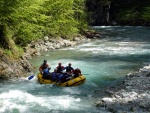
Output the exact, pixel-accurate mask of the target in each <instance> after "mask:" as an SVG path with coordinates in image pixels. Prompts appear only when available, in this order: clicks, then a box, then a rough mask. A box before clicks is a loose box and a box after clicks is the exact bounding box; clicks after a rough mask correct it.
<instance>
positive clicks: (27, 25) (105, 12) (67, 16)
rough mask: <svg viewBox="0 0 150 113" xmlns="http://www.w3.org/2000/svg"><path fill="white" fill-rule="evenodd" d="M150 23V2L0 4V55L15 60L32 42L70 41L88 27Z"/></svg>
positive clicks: (18, 0)
mask: <svg viewBox="0 0 150 113" xmlns="http://www.w3.org/2000/svg"><path fill="white" fill-rule="evenodd" d="M149 23H150V1H149V0H142V1H141V0H130V1H125V0H0V54H2V53H5V54H6V55H8V54H9V55H10V56H11V55H14V54H15V57H16V58H17V57H19V56H21V55H22V54H23V49H22V48H23V47H24V46H26V45H27V44H28V43H29V42H31V41H33V40H38V39H42V38H43V36H45V35H48V36H51V37H57V36H60V37H62V38H67V39H69V38H70V39H71V36H73V35H75V34H79V33H82V31H84V30H86V29H88V26H94V25H96V26H100V25H149Z"/></svg>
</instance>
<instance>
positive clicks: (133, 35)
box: [0, 26, 150, 113]
mask: <svg viewBox="0 0 150 113" xmlns="http://www.w3.org/2000/svg"><path fill="white" fill-rule="evenodd" d="M94 28H95V29H96V30H98V31H101V32H102V33H103V36H104V37H103V38H100V39H94V40H92V41H91V42H87V43H85V44H81V45H77V46H75V47H67V48H62V49H59V50H54V51H51V52H44V53H43V55H42V56H39V57H35V58H33V59H31V60H30V62H31V63H32V64H33V65H34V66H35V68H36V69H37V71H36V72H32V73H31V74H34V75H37V73H38V67H39V66H40V65H41V63H42V62H43V60H44V59H47V60H48V64H50V66H51V68H52V69H51V71H53V69H54V68H55V67H56V66H57V64H58V62H61V63H62V64H63V65H64V66H67V65H68V63H72V66H73V67H74V68H77V67H78V68H80V69H81V71H82V73H83V74H85V76H86V82H85V83H84V84H82V85H80V86H76V87H57V86H53V85H41V84H39V83H38V82H37V79H36V77H34V79H32V80H31V81H28V80H27V78H19V79H12V80H9V81H3V82H2V81H1V83H0V113H108V112H107V111H106V110H105V109H98V108H96V107H95V102H96V100H97V99H98V95H97V94H96V93H94V90H97V89H101V88H105V87H107V86H110V85H112V84H115V83H117V82H118V81H119V80H120V79H122V78H123V77H124V76H125V75H126V74H128V73H130V72H134V71H138V69H140V68H142V67H143V66H145V65H148V64H150V28H149V27H128V26H126V27H120V26H117V27H111V26H108V27H105V26H101V27H94ZM29 76H30V75H29Z"/></svg>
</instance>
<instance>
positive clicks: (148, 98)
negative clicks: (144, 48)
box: [95, 65, 150, 113]
mask: <svg viewBox="0 0 150 113" xmlns="http://www.w3.org/2000/svg"><path fill="white" fill-rule="evenodd" d="M95 93H97V94H101V95H100V98H99V100H98V101H97V102H96V107H97V108H104V109H106V110H108V111H110V112H112V113H132V112H134V113H150V65H149V66H145V67H143V68H141V69H140V70H139V71H138V72H135V73H129V74H128V75H126V77H125V78H124V79H123V80H122V81H121V83H118V84H117V85H115V86H111V87H109V88H106V89H101V90H96V91H95ZM102 93H103V95H102Z"/></svg>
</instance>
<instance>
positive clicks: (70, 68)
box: [65, 66, 74, 72]
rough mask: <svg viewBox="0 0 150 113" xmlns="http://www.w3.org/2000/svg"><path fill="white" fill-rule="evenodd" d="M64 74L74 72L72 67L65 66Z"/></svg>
mask: <svg viewBox="0 0 150 113" xmlns="http://www.w3.org/2000/svg"><path fill="white" fill-rule="evenodd" d="M65 69H66V72H71V71H72V70H74V69H73V68H72V67H70V66H67V67H66V68H65Z"/></svg>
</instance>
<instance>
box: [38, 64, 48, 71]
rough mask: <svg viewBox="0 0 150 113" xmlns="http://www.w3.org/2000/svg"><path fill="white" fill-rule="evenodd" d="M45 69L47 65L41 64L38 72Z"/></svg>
mask: <svg viewBox="0 0 150 113" xmlns="http://www.w3.org/2000/svg"><path fill="white" fill-rule="evenodd" d="M47 67H48V64H44V63H43V64H42V65H41V66H40V68H39V70H40V69H42V70H44V69H46V68H47Z"/></svg>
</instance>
